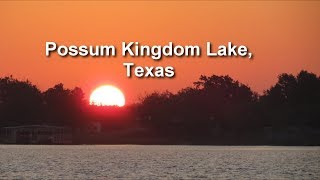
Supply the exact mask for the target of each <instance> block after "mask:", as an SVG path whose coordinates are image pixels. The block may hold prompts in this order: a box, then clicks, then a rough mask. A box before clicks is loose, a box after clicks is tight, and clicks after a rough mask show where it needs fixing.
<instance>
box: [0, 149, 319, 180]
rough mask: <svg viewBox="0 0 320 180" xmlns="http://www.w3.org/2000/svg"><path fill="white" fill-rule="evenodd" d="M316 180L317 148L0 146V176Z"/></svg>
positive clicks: (317, 172) (317, 171) (31, 177)
mask: <svg viewBox="0 0 320 180" xmlns="http://www.w3.org/2000/svg"><path fill="white" fill-rule="evenodd" d="M7 178H9V179H21V178H23V179H39V178H50V179H118V178H123V179H159V178H160V179H161V178H162V179H167V178H171V179H201V178H202V179H212V178H215V179H222V178H226V179H229V178H231V179H239V178H241V179H244V178H251V179H265V178H267V179H293V178H294V179H320V147H272V146H143V145H141V146H140V145H75V146H55V145H49V146H46V145H0V179H7Z"/></svg>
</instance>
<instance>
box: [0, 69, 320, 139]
mask: <svg viewBox="0 0 320 180" xmlns="http://www.w3.org/2000/svg"><path fill="white" fill-rule="evenodd" d="M319 110H320V77H319V76H317V75H316V74H314V73H310V72H307V71H301V72H300V73H298V74H297V75H292V74H287V73H283V74H280V75H279V76H278V81H277V82H276V84H274V85H273V86H271V87H270V88H269V89H268V90H266V91H264V92H263V94H261V95H259V94H258V93H256V92H254V91H252V90H251V88H250V87H249V86H248V85H245V84H243V83H241V82H239V81H237V80H234V79H233V78H231V77H230V76H216V75H212V76H204V75H202V76H200V78H199V79H198V80H197V81H196V82H194V83H193V85H192V86H190V87H187V88H184V89H181V90H180V91H178V92H177V93H172V92H169V91H164V92H153V93H149V94H146V95H145V96H143V97H141V98H140V99H139V101H138V102H137V103H135V104H131V105H126V106H124V107H100V106H90V105H89V103H88V102H87V100H86V99H85V98H84V92H83V91H82V90H81V88H78V87H75V88H73V89H67V88H65V87H64V86H63V84H57V85H55V86H54V87H52V88H49V89H48V90H46V91H44V92H41V91H40V90H39V89H38V88H37V87H36V86H35V85H34V84H32V83H31V82H30V81H28V80H17V79H15V78H14V77H12V76H9V77H4V78H0V127H6V126H16V125H32V124H47V125H59V126H68V127H72V129H73V133H74V137H76V139H78V140H77V141H76V142H78V143H143V144H162V143H164V144H219V145H220V144H221V145H222V144H230V145H231V144H234V145H246V144H270V145H320V111H319ZM94 123H98V124H99V125H101V132H99V133H94V132H92V131H90V130H88V129H89V127H92V124H94Z"/></svg>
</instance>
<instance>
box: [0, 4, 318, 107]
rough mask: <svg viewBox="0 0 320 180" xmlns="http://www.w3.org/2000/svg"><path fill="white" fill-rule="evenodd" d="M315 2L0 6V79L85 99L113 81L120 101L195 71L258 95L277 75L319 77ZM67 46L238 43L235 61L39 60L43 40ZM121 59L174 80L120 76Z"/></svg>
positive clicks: (173, 86)
mask: <svg viewBox="0 0 320 180" xmlns="http://www.w3.org/2000/svg"><path fill="white" fill-rule="evenodd" d="M319 22H320V2H247V1H244V2H206V1H204V2H193V1H185V2H176V1H157V2H147V1H139V2H134V1H129V2H101V1H98V2H90V3H89V2H83V1H81V2H19V1H18V2H0V23H1V28H0V76H2V77H3V76H5V75H10V74H12V75H14V77H16V78H19V79H29V80H31V81H32V82H33V83H35V84H36V85H37V86H38V87H39V88H40V89H41V90H46V89H47V88H49V87H52V86H53V85H54V84H56V83H59V82H62V83H64V84H65V86H66V87H68V88H73V87H74V86H80V87H81V88H83V89H84V91H85V92H86V94H87V96H88V95H89V94H90V92H91V91H92V90H93V89H94V88H95V87H96V86H98V85H101V84H106V83H107V84H108V83H111V84H114V85H116V86H118V87H119V88H121V89H122V90H123V91H124V93H125V94H126V98H127V102H129V103H130V102H133V101H134V100H136V99H137V97H138V95H139V94H140V95H142V94H143V93H144V92H150V91H153V90H165V89H168V90H171V91H173V92H175V91H177V90H179V89H181V88H183V87H186V86H189V85H191V83H192V82H194V81H196V80H197V79H198V77H199V76H200V75H201V74H205V75H211V74H217V75H225V74H229V75H230V76H231V77H233V78H235V79H237V80H239V81H241V82H243V83H245V84H248V85H249V86H251V87H252V89H253V90H255V91H258V92H259V93H261V92H263V90H265V89H267V88H269V87H270V86H271V85H272V84H273V83H275V82H276V77H277V75H278V74H279V73H281V72H289V73H294V74H296V73H297V72H298V71H299V70H301V69H306V70H309V71H312V72H314V73H317V74H320V59H319V55H317V53H318V52H319V50H318V48H317V44H318V43H319V42H320V35H319V32H320V23H319ZM46 41H55V42H57V43H59V44H66V45H71V44H75V45H82V44H86V45H106V44H113V45H115V46H117V50H118V51H119V50H121V49H120V48H121V46H120V43H121V42H122V41H126V42H130V41H138V42H140V43H144V44H149V45H153V44H166V43H168V42H169V41H173V42H174V43H176V44H183V45H185V44H198V45H201V46H203V47H202V48H203V49H202V52H203V54H204V52H205V48H204V47H205V46H204V45H205V42H206V41H210V42H212V43H214V44H226V43H227V42H228V41H231V42H234V43H235V44H244V45H247V46H248V47H249V48H250V51H251V52H252V53H253V54H254V59H253V60H248V59H246V58H245V59H242V58H232V59H225V58H206V56H202V58H163V59H162V60H161V61H160V62H155V61H153V60H152V59H150V58H134V59H133V58H130V57H128V58H123V57H122V56H121V54H120V53H119V52H118V53H117V54H118V56H117V58H105V57H102V58H89V57H88V58H61V57H58V56H52V57H50V58H47V57H46V56H45V42H46ZM123 62H134V63H135V64H136V65H148V66H159V65H161V66H173V67H175V73H176V76H175V78H173V79H169V78H167V79H156V78H155V79H138V78H131V79H128V78H127V77H126V70H125V68H124V66H123V65H122V63H123Z"/></svg>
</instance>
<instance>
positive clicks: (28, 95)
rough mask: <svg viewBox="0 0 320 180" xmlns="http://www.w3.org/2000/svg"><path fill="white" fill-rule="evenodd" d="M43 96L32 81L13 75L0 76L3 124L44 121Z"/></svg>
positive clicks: (0, 108)
mask: <svg viewBox="0 0 320 180" xmlns="http://www.w3.org/2000/svg"><path fill="white" fill-rule="evenodd" d="M42 115H43V114H42V97H41V92H40V91H39V89H38V88H37V87H36V86H35V85H33V84H31V82H30V81H28V80H26V81H19V80H17V79H14V78H13V77H12V76H9V77H4V78H0V116H1V117H0V119H1V124H2V126H5V125H17V124H32V123H39V122H41V121H42Z"/></svg>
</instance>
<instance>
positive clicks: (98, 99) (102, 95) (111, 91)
mask: <svg viewBox="0 0 320 180" xmlns="http://www.w3.org/2000/svg"><path fill="white" fill-rule="evenodd" d="M90 104H91V105H97V106H120V107H121V106H124V105H125V97H124V95H123V93H122V91H121V90H120V89H118V88H117V87H114V86H111V85H104V86H100V87H98V88H96V89H95V90H94V91H93V92H92V93H91V95H90Z"/></svg>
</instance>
